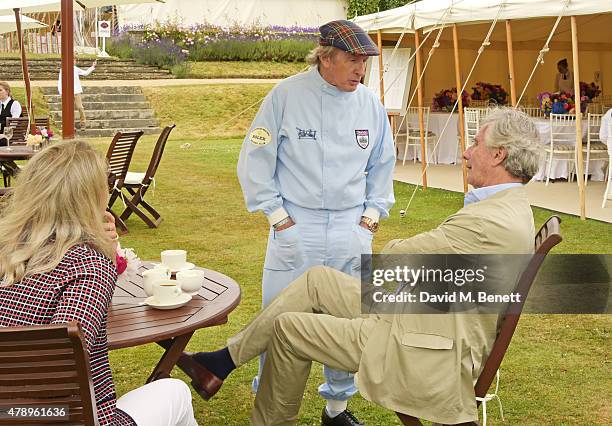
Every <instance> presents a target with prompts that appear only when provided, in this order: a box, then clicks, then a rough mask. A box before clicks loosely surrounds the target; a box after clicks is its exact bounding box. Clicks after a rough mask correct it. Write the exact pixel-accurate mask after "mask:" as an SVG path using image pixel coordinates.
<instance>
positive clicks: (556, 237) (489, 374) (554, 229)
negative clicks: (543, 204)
mask: <svg viewBox="0 0 612 426" xmlns="http://www.w3.org/2000/svg"><path fill="white" fill-rule="evenodd" d="M560 223H561V219H559V217H558V216H551V217H550V218H548V220H547V221H546V222H545V223H544V225H542V227H541V228H540V230H539V231H538V233H537V234H536V236H535V253H534V255H533V257H532V258H531V260H530V261H529V264H528V265H527V267H526V268H525V270H524V271H523V273H522V274H521V278H520V280H519V282H518V284H517V286H516V292H517V293H519V294H521V295H522V298H521V301H520V302H518V303H514V304H512V305H510V306H509V307H508V310H507V311H506V313H505V315H504V318H503V319H502V322H501V327H500V330H499V333H498V334H497V338H496V339H495V343H494V344H493V348H492V349H491V353H490V354H489V357H488V358H487V361H486V363H485V365H484V368H483V370H482V372H481V373H480V376H478V380H477V381H476V385H475V386H474V393H475V394H476V401H477V403H476V404H477V405H480V400H482V399H484V398H485V397H486V395H487V391H488V390H489V388H490V387H491V383H493V379H494V378H495V376H496V374H497V371H498V370H499V366H500V365H501V362H502V360H503V359H504V355H505V354H506V350H507V349H508V346H510V340H512V336H513V335H514V331H515V330H516V326H517V324H518V321H519V318H520V316H521V311H522V309H523V304H524V303H525V299H527V295H528V294H529V290H530V289H531V285H532V284H533V282H534V280H535V277H536V275H537V274H538V270H539V269H540V266H541V265H542V262H543V261H544V258H545V257H546V255H547V254H548V252H549V251H550V250H551V249H552V248H553V247H554V246H556V245H557V244H559V243H560V242H561V240H562V238H561V234H560V226H559V224H560ZM396 414H397V416H398V417H399V418H400V420H401V422H402V424H404V425H405V426H422V423H421V422H420V421H419V419H417V418H416V417H412V416H409V415H407V414H402V413H396ZM477 424H478V423H476V422H467V423H461V425H477Z"/></svg>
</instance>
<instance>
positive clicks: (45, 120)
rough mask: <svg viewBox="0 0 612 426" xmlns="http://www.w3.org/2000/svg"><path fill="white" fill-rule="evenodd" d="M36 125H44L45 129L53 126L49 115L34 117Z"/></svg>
mask: <svg viewBox="0 0 612 426" xmlns="http://www.w3.org/2000/svg"><path fill="white" fill-rule="evenodd" d="M34 127H44V128H45V129H50V128H51V120H50V119H49V116H46V117H35V118H34Z"/></svg>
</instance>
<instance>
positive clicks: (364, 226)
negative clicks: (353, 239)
mask: <svg viewBox="0 0 612 426" xmlns="http://www.w3.org/2000/svg"><path fill="white" fill-rule="evenodd" d="M359 226H361V227H362V228H365V229H367V230H368V231H369V230H370V227H369V226H368V224H367V223H365V222H364V221H361V222H359Z"/></svg>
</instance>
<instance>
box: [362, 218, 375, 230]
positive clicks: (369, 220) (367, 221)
mask: <svg viewBox="0 0 612 426" xmlns="http://www.w3.org/2000/svg"><path fill="white" fill-rule="evenodd" d="M361 223H363V224H365V225H366V226H367V227H368V230H369V231H370V232H371V233H375V232H376V231H378V222H374V220H373V219H372V218H371V217H367V216H361Z"/></svg>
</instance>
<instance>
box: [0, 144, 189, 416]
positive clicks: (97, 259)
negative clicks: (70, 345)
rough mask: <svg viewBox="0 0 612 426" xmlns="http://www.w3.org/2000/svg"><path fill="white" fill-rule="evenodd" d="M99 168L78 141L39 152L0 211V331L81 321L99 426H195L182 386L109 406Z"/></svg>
mask: <svg viewBox="0 0 612 426" xmlns="http://www.w3.org/2000/svg"><path fill="white" fill-rule="evenodd" d="M106 171H107V164H106V160H105V159H104V158H103V157H102V155H100V154H99V153H98V152H97V151H95V150H94V149H93V148H92V147H91V146H90V145H88V144H87V143H85V142H80V141H76V142H75V141H70V142H61V143H57V144H53V145H51V146H49V147H48V148H46V149H44V150H43V151H41V152H40V153H38V154H37V155H35V156H34V157H33V158H32V160H31V161H30V162H29V163H28V164H27V165H26V166H25V167H24V168H23V169H22V170H21V172H20V173H19V175H18V177H17V179H16V181H15V186H14V188H13V190H12V191H11V193H10V194H9V195H8V196H7V197H5V199H4V200H3V202H2V207H1V210H0V279H1V281H0V327H14V326H24V325H36V324H53V323H65V322H69V321H78V322H79V323H80V324H81V327H82V329H83V334H84V337H85V346H86V348H87V352H88V353H89V360H90V364H91V369H92V371H95V372H96V374H95V375H93V382H94V393H95V399H96V404H97V411H98V419H99V421H100V424H101V425H143V426H154V425H184V426H192V425H196V422H195V420H194V417H193V408H192V406H191V393H190V391H189V389H188V387H187V385H186V384H185V383H183V382H181V381H180V380H176V379H163V380H158V381H156V382H153V383H150V384H147V385H145V386H143V387H141V388H138V389H135V390H133V391H131V392H129V393H127V394H126V395H124V396H122V397H121V398H120V399H119V400H116V395H115V386H114V383H113V379H112V375H111V370H110V366H109V361H108V344H107V337H106V320H107V312H108V307H109V305H110V303H111V299H112V295H113V291H114V288H115V281H116V278H117V272H116V266H115V263H114V259H115V247H114V241H113V238H112V237H113V236H115V235H116V234H115V231H114V225H113V224H112V222H108V221H107V223H106V224H105V219H104V218H105V209H106V205H107V202H108V187H107V178H106Z"/></svg>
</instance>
